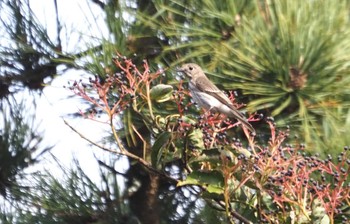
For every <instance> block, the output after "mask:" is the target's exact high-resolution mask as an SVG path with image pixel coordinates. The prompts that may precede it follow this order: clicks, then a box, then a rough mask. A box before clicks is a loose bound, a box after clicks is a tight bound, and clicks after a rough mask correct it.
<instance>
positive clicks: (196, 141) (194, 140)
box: [187, 129, 204, 150]
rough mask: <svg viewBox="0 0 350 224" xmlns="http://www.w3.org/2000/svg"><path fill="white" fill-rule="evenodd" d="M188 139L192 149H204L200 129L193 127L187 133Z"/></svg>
mask: <svg viewBox="0 0 350 224" xmlns="http://www.w3.org/2000/svg"><path fill="white" fill-rule="evenodd" d="M187 137H188V140H189V143H190V144H191V145H192V146H193V148H194V149H200V150H202V149H204V142H203V132H202V130H200V129H193V130H192V131H191V132H190V133H189V134H188V136H187Z"/></svg>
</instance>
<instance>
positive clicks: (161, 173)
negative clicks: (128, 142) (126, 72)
mask: <svg viewBox="0 0 350 224" xmlns="http://www.w3.org/2000/svg"><path fill="white" fill-rule="evenodd" d="M63 122H64V123H65V124H66V125H67V126H68V127H69V128H70V129H71V130H72V131H74V132H75V133H77V134H78V135H79V136H80V137H81V138H82V139H84V140H86V141H88V142H89V143H91V144H92V145H94V146H96V147H98V148H100V149H102V150H104V151H107V152H111V153H114V154H118V155H123V156H126V157H129V158H131V159H134V160H136V161H137V162H139V163H140V164H141V165H143V166H144V167H145V168H146V169H147V170H148V171H150V172H152V173H155V174H157V175H158V176H160V177H161V178H164V179H166V180H168V181H170V182H171V183H173V184H177V183H178V180H176V179H174V178H172V177H170V176H169V175H167V174H165V173H163V172H161V171H159V170H157V169H155V168H153V167H152V166H151V164H150V163H149V162H147V161H146V160H144V159H142V158H140V157H138V156H136V155H134V154H132V153H130V152H129V151H127V150H126V149H125V148H124V147H123V146H122V144H121V141H120V139H119V137H118V136H117V135H116V136H117V137H118V138H117V139H118V140H119V144H121V146H122V147H123V150H120V151H117V150H113V149H110V148H106V147H104V146H102V145H100V144H97V143H96V142H94V141H92V140H90V139H89V138H87V137H86V136H85V135H83V134H82V133H80V132H79V131H78V130H77V129H76V128H74V127H73V126H72V125H70V124H69V123H68V122H67V121H66V120H65V119H63ZM114 131H115V130H114ZM119 144H118V146H119Z"/></svg>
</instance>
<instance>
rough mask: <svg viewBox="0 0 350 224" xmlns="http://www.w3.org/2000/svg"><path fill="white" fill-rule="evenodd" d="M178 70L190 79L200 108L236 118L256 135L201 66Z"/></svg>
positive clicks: (188, 66) (195, 65)
mask: <svg viewBox="0 0 350 224" xmlns="http://www.w3.org/2000/svg"><path fill="white" fill-rule="evenodd" d="M176 70H177V71H178V72H182V73H184V74H185V75H186V76H187V77H188V78H189V79H190V81H189V84H188V88H189V90H190V92H191V95H192V98H193V100H194V102H196V103H197V104H198V106H200V107H202V108H204V109H205V110H207V111H208V110H209V111H211V112H213V113H220V114H225V115H226V116H227V117H229V118H235V119H237V120H238V121H239V122H240V123H241V124H242V125H243V126H245V127H246V128H247V129H248V130H249V131H251V132H252V133H255V130H254V128H253V126H252V125H251V124H250V123H249V122H248V120H247V119H246V117H245V116H244V115H243V114H242V113H241V112H240V111H238V109H237V108H236V107H235V106H234V105H233V103H232V102H231V100H230V99H229V98H228V97H227V96H226V95H225V93H223V92H222V91H221V90H220V89H219V88H218V87H217V86H216V85H215V84H214V83H212V82H211V81H210V80H209V79H208V77H207V76H206V75H205V73H204V72H203V70H202V68H201V67H200V66H199V65H197V64H194V63H188V64H184V65H182V66H181V67H179V68H177V69H176Z"/></svg>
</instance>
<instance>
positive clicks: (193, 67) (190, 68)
mask: <svg viewBox="0 0 350 224" xmlns="http://www.w3.org/2000/svg"><path fill="white" fill-rule="evenodd" d="M176 71H178V72H183V73H185V75H187V76H188V77H190V78H193V77H194V76H196V75H198V74H201V73H203V71H202V69H201V67H200V66H199V65H197V64H194V63H188V64H184V65H182V66H181V67H180V68H178V69H176Z"/></svg>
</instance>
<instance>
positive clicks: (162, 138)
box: [151, 131, 171, 168]
mask: <svg viewBox="0 0 350 224" xmlns="http://www.w3.org/2000/svg"><path fill="white" fill-rule="evenodd" d="M170 139H171V133H170V132H167V131H166V132H163V133H161V134H160V135H159V136H158V138H157V139H156V141H155V142H154V144H153V146H152V152H151V162H152V166H153V167H155V168H157V167H158V165H159V162H160V159H161V157H162V154H163V150H164V146H165V145H166V144H167V143H168V142H169V140H170Z"/></svg>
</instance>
